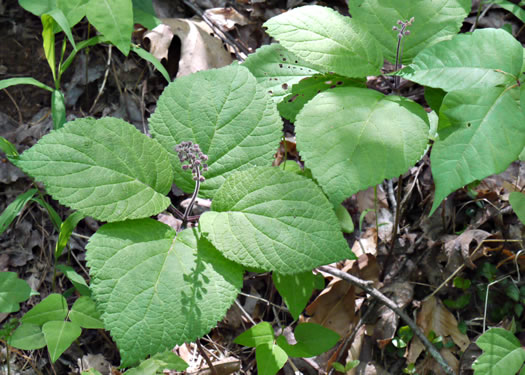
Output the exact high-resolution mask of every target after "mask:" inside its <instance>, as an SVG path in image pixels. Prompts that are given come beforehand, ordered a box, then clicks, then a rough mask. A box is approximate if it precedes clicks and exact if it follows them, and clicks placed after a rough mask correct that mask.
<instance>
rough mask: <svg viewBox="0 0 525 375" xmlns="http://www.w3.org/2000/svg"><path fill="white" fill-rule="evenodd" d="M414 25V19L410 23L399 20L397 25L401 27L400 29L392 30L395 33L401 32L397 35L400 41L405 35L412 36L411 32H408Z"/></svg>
mask: <svg viewBox="0 0 525 375" xmlns="http://www.w3.org/2000/svg"><path fill="white" fill-rule="evenodd" d="M413 23H414V17H412V18H410V19H409V20H408V21H406V22H403V21H401V20H397V24H398V25H399V27H397V26H393V27H392V30H394V31H399V32H398V33H397V37H398V38H399V39H401V38H402V37H403V36H405V35H410V30H408V27H409V26H412V24H413Z"/></svg>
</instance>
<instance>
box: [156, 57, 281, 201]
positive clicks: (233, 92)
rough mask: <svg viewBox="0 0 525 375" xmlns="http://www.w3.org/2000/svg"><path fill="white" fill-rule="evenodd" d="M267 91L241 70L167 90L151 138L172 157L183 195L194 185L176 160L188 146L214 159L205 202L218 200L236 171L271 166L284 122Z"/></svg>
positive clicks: (180, 81)
mask: <svg viewBox="0 0 525 375" xmlns="http://www.w3.org/2000/svg"><path fill="white" fill-rule="evenodd" d="M265 91H266V90H265V89H263V88H262V87H260V86H259V85H257V83H256V81H255V78H254V77H253V76H252V75H251V74H250V71H249V70H248V69H246V68H245V67H243V66H239V65H230V66H227V67H224V68H221V69H213V70H207V71H203V72H198V73H195V74H192V75H190V76H185V77H181V78H177V80H175V82H172V83H170V85H169V86H168V87H167V88H166V90H164V93H163V94H162V95H161V97H160V98H159V101H158V103H157V109H156V111H155V113H154V114H153V116H152V117H151V119H150V128H151V134H152V136H153V137H154V138H155V139H157V140H158V141H159V142H160V143H161V144H162V145H163V146H164V147H165V148H166V149H167V150H168V151H169V152H171V153H172V162H173V165H174V166H175V171H176V175H175V182H176V184H177V185H178V186H179V187H180V188H181V189H182V190H184V191H186V192H192V191H193V189H194V185H195V183H194V181H193V180H192V176H191V173H186V172H183V171H182V170H181V168H180V162H179V159H178V158H177V156H176V154H175V146H176V145H177V144H179V143H181V142H183V141H192V142H193V143H197V144H198V145H199V146H200V149H201V150H202V152H204V153H205V154H207V155H208V157H209V160H208V166H209V168H208V172H206V173H205V174H204V177H206V183H204V184H202V185H201V190H200V196H202V197H206V198H211V197H213V194H214V193H215V191H216V190H217V189H218V188H219V187H220V186H221V185H222V184H223V182H224V180H225V179H226V177H227V176H228V175H229V174H231V173H233V172H235V171H238V170H243V169H246V168H249V167H250V166H255V165H270V164H271V162H272V160H273V154H274V153H275V149H276V147H277V146H278V144H279V142H280V139H281V129H282V121H281V119H280V118H279V115H278V113H277V109H276V107H275V104H274V103H272V102H271V100H270V98H269V96H268V94H267V93H266V92H265Z"/></svg>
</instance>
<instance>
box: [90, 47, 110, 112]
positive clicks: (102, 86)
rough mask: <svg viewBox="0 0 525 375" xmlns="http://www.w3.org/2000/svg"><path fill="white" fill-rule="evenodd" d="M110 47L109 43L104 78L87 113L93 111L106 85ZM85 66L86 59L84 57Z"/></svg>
mask: <svg viewBox="0 0 525 375" xmlns="http://www.w3.org/2000/svg"><path fill="white" fill-rule="evenodd" d="M112 47H113V46H112V45H111V44H110V45H109V46H108V61H107V62H106V71H105V72H104V80H103V81H102V85H101V86H100V89H99V90H98V94H97V97H96V98H95V100H94V101H93V104H92V105H91V108H90V109H89V111H88V113H91V112H93V110H94V109H95V106H96V105H97V102H98V100H99V99H100V96H101V95H102V92H103V91H104V87H106V82H107V80H108V76H109V68H110V66H111V51H112ZM86 66H87V59H86ZM86 69H87V68H86ZM86 82H87V81H86ZM86 85H87V84H86Z"/></svg>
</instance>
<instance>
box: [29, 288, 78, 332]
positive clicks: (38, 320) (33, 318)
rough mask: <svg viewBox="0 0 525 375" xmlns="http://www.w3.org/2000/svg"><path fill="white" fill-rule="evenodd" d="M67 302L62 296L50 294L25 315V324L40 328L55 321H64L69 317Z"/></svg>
mask: <svg viewBox="0 0 525 375" xmlns="http://www.w3.org/2000/svg"><path fill="white" fill-rule="evenodd" d="M67 310H68V309H67V301H66V299H65V298H64V296H62V294H56V293H53V294H50V295H49V296H47V297H46V298H45V299H44V300H42V301H41V302H40V303H39V304H38V305H36V306H35V307H33V308H32V309H31V310H29V311H28V312H26V313H25V315H24V316H23V317H22V319H21V320H22V322H23V323H31V324H37V325H39V326H41V325H43V324H44V323H46V322H49V321H53V320H64V319H65V318H66V316H67Z"/></svg>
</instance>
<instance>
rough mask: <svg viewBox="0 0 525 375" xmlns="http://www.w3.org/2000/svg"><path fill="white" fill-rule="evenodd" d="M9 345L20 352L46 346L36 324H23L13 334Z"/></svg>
mask: <svg viewBox="0 0 525 375" xmlns="http://www.w3.org/2000/svg"><path fill="white" fill-rule="evenodd" d="M7 343H8V344H9V345H11V346H12V347H14V348H17V349H22V350H36V349H40V348H43V347H44V346H46V340H45V338H44V334H43V333H42V328H40V326H39V325H37V324H31V323H24V324H22V325H20V327H18V328H17V329H16V331H14V332H13V334H12V335H11V337H9V340H8V341H7Z"/></svg>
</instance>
